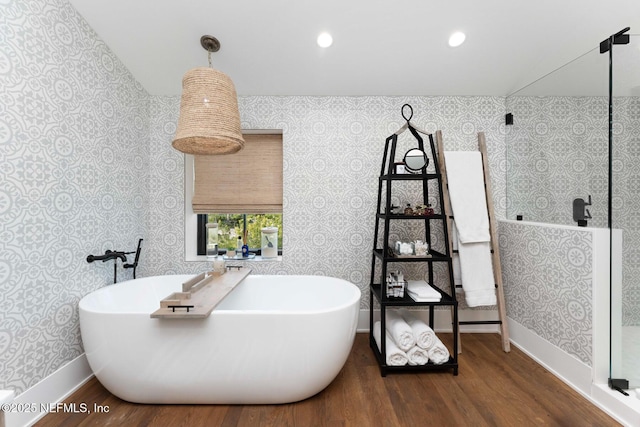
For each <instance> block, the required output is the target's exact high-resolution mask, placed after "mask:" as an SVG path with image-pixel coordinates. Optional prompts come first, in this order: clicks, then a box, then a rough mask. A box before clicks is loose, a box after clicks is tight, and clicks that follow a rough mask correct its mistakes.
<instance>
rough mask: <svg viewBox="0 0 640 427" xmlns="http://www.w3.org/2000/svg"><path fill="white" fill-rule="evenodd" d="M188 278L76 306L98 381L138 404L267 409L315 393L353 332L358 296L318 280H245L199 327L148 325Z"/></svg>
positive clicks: (118, 289)
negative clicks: (269, 405) (266, 406)
mask: <svg viewBox="0 0 640 427" xmlns="http://www.w3.org/2000/svg"><path fill="white" fill-rule="evenodd" d="M191 277H193V276H191V275H176V276H157V277H147V278H143V279H136V280H130V281H126V282H121V283H118V284H116V285H110V286H106V287H104V288H101V289H99V290H97V291H95V292H93V293H91V294H89V295H87V296H85V297H84V298H82V300H81V301H80V328H81V334H82V341H83V344H84V349H85V352H86V355H87V359H88V361H89V365H90V366H91V369H92V370H93V372H94V373H95V375H96V377H97V378H98V380H99V381H100V382H101V383H102V384H103V385H104V386H105V387H106V388H107V389H108V390H109V391H110V392H111V393H112V394H114V395H115V396H117V397H119V398H121V399H124V400H127V401H130V402H137V403H165V404H167V403H176V404H181V403H184V404H189V403H190V404H199V403H202V404H212V403H220V404H275V403H288V402H296V401H299V400H302V399H306V398H308V397H311V396H313V395H314V394H317V393H318V392H320V391H321V390H323V389H324V388H325V387H327V386H328V385H329V384H330V383H331V381H333V379H334V378H335V377H336V375H338V373H339V372H340V370H341V369H342V367H343V366H344V363H345V362H346V360H347V357H348V355H349V352H350V351H351V347H352V345H353V340H354V337H355V332H356V323H357V317H358V310H359V301H360V290H359V289H358V287H356V286H355V285H353V284H352V283H350V282H347V281H345V280H342V279H336V278H331V277H322V276H286V275H285V276H260V275H249V276H248V277H247V278H246V279H244V280H243V281H242V282H241V283H240V284H239V285H238V286H237V287H236V288H235V289H234V290H233V291H232V292H231V293H230V294H229V295H228V296H227V297H226V298H225V299H224V300H222V302H221V303H220V304H219V305H218V306H217V307H216V308H215V309H214V311H213V312H212V313H211V316H210V317H208V318H206V319H199V320H198V319H152V318H150V317H149V315H150V313H152V312H153V311H155V310H156V309H157V308H158V307H159V304H160V303H159V302H160V300H161V299H162V298H164V297H166V296H168V295H169V294H171V293H172V292H176V291H180V290H181V285H182V283H183V282H185V281H187V280H188V279H190V278H191Z"/></svg>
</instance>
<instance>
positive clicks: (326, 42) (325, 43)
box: [318, 33, 333, 47]
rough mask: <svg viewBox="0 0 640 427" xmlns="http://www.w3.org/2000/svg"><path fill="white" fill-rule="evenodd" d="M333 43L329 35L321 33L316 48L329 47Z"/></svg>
mask: <svg viewBox="0 0 640 427" xmlns="http://www.w3.org/2000/svg"><path fill="white" fill-rule="evenodd" d="M332 43H333V37H331V34H329V33H321V34H320V35H319V36H318V46H320V47H329V46H331V44H332Z"/></svg>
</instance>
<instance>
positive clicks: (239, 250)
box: [236, 236, 242, 253]
mask: <svg viewBox="0 0 640 427" xmlns="http://www.w3.org/2000/svg"><path fill="white" fill-rule="evenodd" d="M236 253H242V237H240V236H238V243H236Z"/></svg>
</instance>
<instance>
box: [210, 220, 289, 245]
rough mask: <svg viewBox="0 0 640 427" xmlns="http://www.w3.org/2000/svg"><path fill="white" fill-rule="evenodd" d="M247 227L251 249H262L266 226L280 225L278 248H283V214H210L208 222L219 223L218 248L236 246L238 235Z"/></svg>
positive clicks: (241, 234) (248, 242)
mask: <svg viewBox="0 0 640 427" xmlns="http://www.w3.org/2000/svg"><path fill="white" fill-rule="evenodd" d="M245 221H246V227H247V244H248V245H249V249H250V250H255V249H260V245H261V232H262V228H264V227H278V249H280V250H281V249H282V214H246V215H244V214H209V215H207V222H209V223H212V222H217V223H218V248H220V249H230V248H233V249H235V248H236V245H237V242H238V236H240V237H242V236H243V232H244V227H245Z"/></svg>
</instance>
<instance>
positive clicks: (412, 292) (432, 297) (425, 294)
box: [407, 280, 442, 302]
mask: <svg viewBox="0 0 640 427" xmlns="http://www.w3.org/2000/svg"><path fill="white" fill-rule="evenodd" d="M407 293H408V294H409V296H410V297H411V298H413V300H414V301H416V302H439V301H440V300H441V299H442V294H440V292H438V291H436V290H435V289H434V288H432V287H431V286H429V285H428V284H427V282H425V281H424V280H408V281H407Z"/></svg>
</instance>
